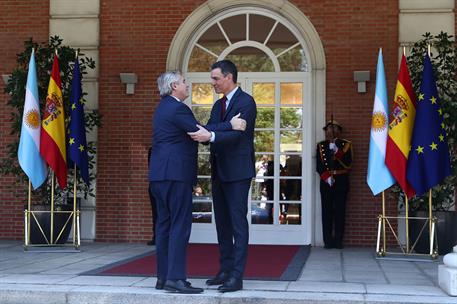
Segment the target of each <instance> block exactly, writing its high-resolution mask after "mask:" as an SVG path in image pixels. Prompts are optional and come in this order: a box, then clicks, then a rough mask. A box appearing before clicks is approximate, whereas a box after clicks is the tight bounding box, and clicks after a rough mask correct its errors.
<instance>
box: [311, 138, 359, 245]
mask: <svg viewBox="0 0 457 304" xmlns="http://www.w3.org/2000/svg"><path fill="white" fill-rule="evenodd" d="M335 144H336V146H337V148H338V150H337V152H336V153H334V152H333V150H331V149H330V141H328V140H324V141H321V142H320V143H318V144H317V152H316V159H317V164H316V171H317V173H319V175H320V192H321V201H322V229H323V234H324V243H325V248H342V246H343V234H344V222H345V212H346V197H347V193H348V191H349V170H350V169H351V165H352V144H351V142H350V141H348V140H345V139H339V138H337V139H336V140H335ZM329 177H333V179H334V183H333V185H332V186H330V185H329V183H328V182H327V180H328V178H329Z"/></svg>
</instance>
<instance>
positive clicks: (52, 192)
mask: <svg viewBox="0 0 457 304" xmlns="http://www.w3.org/2000/svg"><path fill="white" fill-rule="evenodd" d="M53 243H54V171H52V175H51V245H52V244H53Z"/></svg>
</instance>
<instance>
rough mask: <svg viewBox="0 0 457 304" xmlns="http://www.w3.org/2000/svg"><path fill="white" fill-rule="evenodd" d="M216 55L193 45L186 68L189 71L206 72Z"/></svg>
mask: <svg viewBox="0 0 457 304" xmlns="http://www.w3.org/2000/svg"><path fill="white" fill-rule="evenodd" d="M216 59H217V58H216V57H214V56H212V55H211V54H209V53H207V52H205V51H203V50H202V49H201V48H199V47H198V46H194V49H193V50H192V54H191V55H190V59H189V65H188V67H187V70H188V71H189V72H207V73H208V71H209V69H210V67H211V64H213V63H214V62H215V61H216Z"/></svg>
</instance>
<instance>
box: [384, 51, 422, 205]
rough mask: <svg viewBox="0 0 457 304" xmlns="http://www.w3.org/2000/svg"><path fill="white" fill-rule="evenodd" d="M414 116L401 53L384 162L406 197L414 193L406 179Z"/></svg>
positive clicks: (411, 94) (414, 106)
mask: <svg viewBox="0 0 457 304" xmlns="http://www.w3.org/2000/svg"><path fill="white" fill-rule="evenodd" d="M415 117H416V96H415V94H414V90H413V85H412V82H411V78H410V77H409V71H408V66H407V65H406V57H405V55H403V57H402V58H401V64H400V70H399V72H398V80H397V87H396V88H395V96H394V101H393V107H392V111H391V121H390V123H389V133H388V137H387V145H386V160H385V162H386V165H387V167H388V168H389V170H390V173H391V174H392V175H393V176H394V177H395V179H396V180H397V182H398V183H399V184H400V187H401V188H402V189H403V191H404V192H405V193H406V195H407V196H408V197H412V196H414V194H415V193H414V189H413V188H412V187H411V185H410V184H409V182H408V181H407V179H406V167H407V162H408V155H409V150H410V149H411V137H412V134H413V127H414V119H415Z"/></svg>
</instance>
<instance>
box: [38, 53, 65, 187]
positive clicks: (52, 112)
mask: <svg viewBox="0 0 457 304" xmlns="http://www.w3.org/2000/svg"><path fill="white" fill-rule="evenodd" d="M61 87H62V82H61V80H60V69H59V59H58V58H57V55H54V63H53V65H52V73H51V79H50V80H49V86H48V96H47V97H46V106H45V108H44V113H43V120H42V122H41V142H40V153H41V155H42V156H43V158H44V159H45V160H46V162H47V163H48V164H49V167H51V168H52V170H53V171H54V173H55V175H56V177H57V181H58V182H59V186H60V188H62V189H63V188H65V187H66V186H67V152H66V146H65V115H64V108H63V100H62V89H61Z"/></svg>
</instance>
